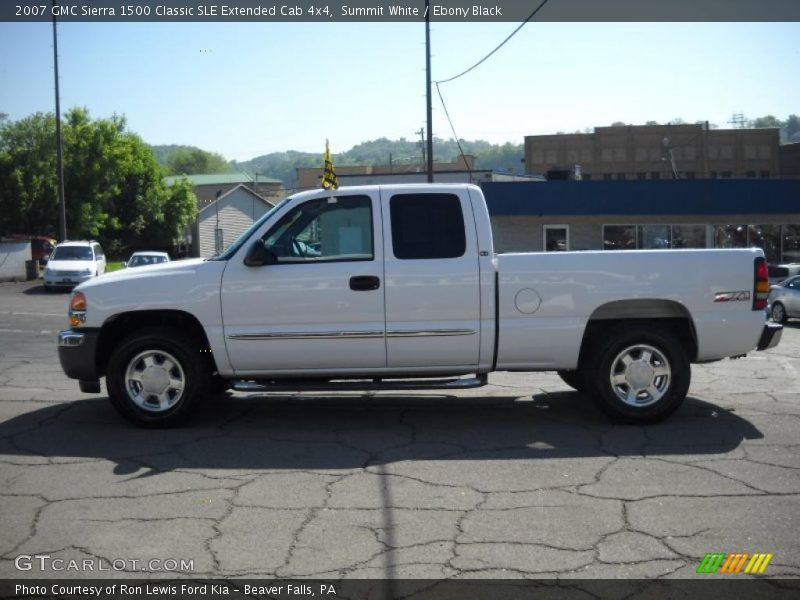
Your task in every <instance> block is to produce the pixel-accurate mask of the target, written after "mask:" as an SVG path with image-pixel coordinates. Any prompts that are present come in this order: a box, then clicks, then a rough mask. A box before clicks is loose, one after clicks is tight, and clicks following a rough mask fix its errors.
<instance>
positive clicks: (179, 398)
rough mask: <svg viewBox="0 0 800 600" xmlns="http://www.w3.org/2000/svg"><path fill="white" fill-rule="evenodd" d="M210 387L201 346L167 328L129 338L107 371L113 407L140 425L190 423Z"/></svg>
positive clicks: (112, 354) (115, 351) (107, 382)
mask: <svg viewBox="0 0 800 600" xmlns="http://www.w3.org/2000/svg"><path fill="white" fill-rule="evenodd" d="M209 383H210V373H209V372H208V369H207V364H206V361H204V360H202V358H201V357H200V353H199V345H198V344H192V343H191V342H190V341H189V340H187V339H185V338H184V337H182V336H181V335H180V333H179V332H177V331H176V330H173V329H170V328H166V327H154V328H148V329H144V330H142V331H140V332H138V333H135V334H133V335H131V336H129V337H127V338H125V339H124V340H123V341H122V342H121V343H120V344H119V345H118V346H117V347H116V348H115V349H114V350H113V352H112V353H111V357H110V359H109V361H108V369H107V373H106V386H107V388H108V395H109V397H110V398H111V403H112V404H113V405H114V408H116V409H117V411H118V412H119V413H120V414H121V415H122V416H123V417H125V418H126V419H128V420H129V421H131V422H132V423H134V424H136V425H139V426H140V427H173V426H175V425H180V424H181V423H183V422H185V421H186V420H187V419H188V418H189V416H190V415H191V410H192V408H193V407H194V406H196V404H197V402H198V401H199V400H200V399H201V398H202V396H203V394H204V393H205V391H206V390H207V389H208V387H209Z"/></svg>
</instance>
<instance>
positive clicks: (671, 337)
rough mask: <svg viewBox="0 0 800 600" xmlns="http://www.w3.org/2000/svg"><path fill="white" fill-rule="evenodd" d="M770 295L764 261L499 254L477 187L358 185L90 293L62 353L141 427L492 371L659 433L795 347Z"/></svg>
mask: <svg viewBox="0 0 800 600" xmlns="http://www.w3.org/2000/svg"><path fill="white" fill-rule="evenodd" d="M296 242H297V243H296ZM299 242H302V243H299ZM308 248H311V249H313V250H314V253H313V254H311V253H309V251H308ZM687 273H692V274H694V276H687ZM768 295H769V282H768V277H767V262H766V260H765V258H764V252H763V251H762V250H760V249H758V248H748V249H724V250H722V249H720V250H683V251H681V252H675V251H672V250H631V251H630V252H536V253H528V254H524V253H516V254H495V253H494V248H493V243H492V229H491V224H490V221H489V212H488V210H487V208H486V202H485V200H484V197H483V193H482V192H481V190H480V188H478V187H476V186H472V185H463V184H458V185H457V184H429V185H391V186H388V185H387V186H361V187H349V188H347V187H345V188H339V189H338V190H336V191H330V190H318V191H309V192H301V193H299V194H296V195H294V196H291V197H289V198H287V199H286V200H284V201H283V202H280V203H279V204H277V205H276V206H275V207H274V208H273V209H272V210H271V211H270V212H268V213H266V214H265V215H264V216H263V217H262V218H261V219H259V220H258V221H256V222H255V223H254V224H253V226H252V227H251V228H250V229H249V230H248V231H246V232H245V233H243V234H242V235H241V237H239V238H238V240H237V241H235V242H234V243H233V244H231V245H230V246H229V247H228V248H227V249H226V250H225V251H223V252H221V253H220V254H218V255H216V256H215V257H213V258H210V259H208V260H202V259H195V260H191V259H190V260H181V261H175V262H173V263H170V264H167V265H160V266H159V267H153V268H147V269H125V270H122V271H117V272H115V273H110V274H108V275H106V276H104V277H100V278H98V279H96V280H92V281H87V282H86V283H84V284H82V285H80V286H79V287H78V288H77V289H76V290H75V291H74V293H73V294H72V298H71V299H70V304H69V319H70V324H71V326H72V329H68V330H65V331H61V332H59V334H58V354H59V358H60V361H61V366H62V368H63V369H64V372H65V373H66V374H67V376H68V377H71V378H73V379H77V380H78V382H79V386H80V389H81V390H82V391H84V392H94V393H97V392H99V391H100V378H101V377H105V378H106V386H107V388H108V394H109V397H110V399H111V402H112V404H113V405H114V407H115V408H116V409H117V410H118V411H119V412H120V413H121V414H122V415H123V416H125V417H126V418H128V419H130V420H131V421H132V422H134V423H136V424H138V425H143V426H168V425H176V424H178V423H180V422H182V421H184V420H185V419H186V418H188V417H189V416H190V415H191V414H192V413H193V412H194V411H195V408H196V404H195V402H197V401H198V400H200V399H202V398H203V397H204V396H206V395H209V394H212V393H215V392H219V391H222V390H224V389H225V388H227V387H232V388H233V389H235V390H239V391H247V392H250V393H253V392H270V391H277V392H285V391H301V390H305V391H315V392H319V391H321V390H339V391H341V390H351V391H352V390H397V389H400V390H412V389H433V390H449V391H452V390H458V389H463V388H471V387H478V386H481V385H485V384H486V383H487V381H488V374H489V373H490V372H491V371H494V370H508V371H556V372H558V373H559V375H561V376H562V378H564V380H565V381H566V382H567V383H568V384H569V385H573V386H574V387H575V388H576V389H578V390H579V391H581V392H582V393H584V394H585V395H586V396H587V398H594V399H595V400H596V401H597V402H598V404H599V405H600V407H601V408H602V409H603V410H604V411H606V412H607V413H608V414H609V415H611V416H612V417H614V418H616V419H619V420H621V421H624V422H634V423H652V422H655V421H659V420H661V419H664V418H666V417H667V416H668V415H669V414H671V413H672V412H673V411H675V410H676V409H677V408H678V407H679V406H680V404H681V402H683V400H684V398H685V397H686V393H687V391H688V389H689V380H690V378H691V363H693V362H697V363H705V362H709V361H713V360H720V359H723V358H725V357H729V356H740V355H743V354H745V353H747V352H750V351H752V350H765V349H767V348H771V347H773V346H775V345H776V344H777V343H778V341H779V340H780V338H781V333H782V330H783V328H782V326H781V325H779V324H777V323H772V322H769V321H768V320H767V315H766V312H765V310H766V308H767V296H768ZM462 376H466V377H462ZM570 381H571V382H572V383H570Z"/></svg>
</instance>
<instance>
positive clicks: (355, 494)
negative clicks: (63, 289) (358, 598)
mask: <svg viewBox="0 0 800 600" xmlns="http://www.w3.org/2000/svg"><path fill="white" fill-rule="evenodd" d="M67 300H68V295H67V294H52V295H48V294H44V293H43V292H42V291H41V288H40V286H38V285H35V284H30V283H28V284H0V577H3V578H10V577H31V578H42V577H53V578H55V577H89V576H92V575H101V576H105V577H131V576H147V577H151V576H156V577H158V576H165V575H170V576H174V575H176V574H177V575H179V576H187V577H188V576H192V577H200V576H209V577H210V576H213V577H269V578H290V577H292V578H294V577H314V578H382V577H389V578H431V579H441V578H449V577H465V578H498V577H499V578H528V577H547V578H550V577H559V578H570V579H572V578H662V577H663V578H684V577H685V578H692V577H697V575H696V574H695V570H696V568H697V565H698V564H699V562H700V560H701V559H702V558H703V556H704V555H705V554H706V553H707V552H729V553H730V552H750V553H754V552H770V553H773V554H774V558H773V559H772V562H771V563H770V565H769V567H768V568H767V570H766V573H765V577H772V578H783V577H797V576H800V540H799V539H798V536H797V531H798V530H800V403H799V402H798V400H800V383H798V377H799V376H800V322H795V323H790V324H789V326H788V327H787V328H786V330H785V331H784V336H783V340H782V342H781V344H780V345H779V346H778V347H777V348H775V349H773V350H770V351H767V352H760V353H755V352H754V353H751V354H750V355H748V357H747V358H744V359H739V360H736V361H730V360H725V361H721V362H718V363H713V364H709V365H695V366H693V381H692V385H691V388H690V392H689V398H688V399H687V401H686V402H685V403H684V405H683V407H682V408H681V409H680V410H679V412H677V413H676V414H675V415H673V416H672V417H671V418H670V419H668V420H667V421H666V422H664V423H662V424H659V425H655V426H650V427H630V426H619V425H614V424H613V423H611V422H609V421H608V420H606V419H605V418H604V417H603V416H602V415H601V414H600V413H599V411H597V410H596V409H595V408H594V406H593V405H592V404H591V402H590V401H589V400H587V399H586V398H585V397H583V396H582V395H581V394H579V393H578V392H574V391H572V390H571V389H570V388H568V387H567V386H566V385H565V384H563V383H562V382H561V380H560V379H559V378H558V377H557V376H556V375H555V374H551V373H546V374H512V373H496V374H492V375H491V376H490V385H489V386H487V387H485V388H479V389H476V390H469V391H465V392H461V393H460V394H459V395H458V396H454V395H439V394H431V393H403V394H393V393H379V394H368V395H367V394H364V395H359V394H343V393H340V394H331V395H320V394H314V395H311V394H305V395H301V396H296V397H292V396H287V395H270V396H264V395H248V394H240V393H236V394H229V395H228V396H227V397H226V398H222V399H216V400H213V401H211V402H209V403H207V404H206V405H205V406H204V407H202V408H201V409H200V411H199V413H198V415H197V417H196V418H195V419H194V420H193V421H192V423H191V424H190V425H189V426H188V427H185V428H182V429H175V430H164V431H145V430H140V429H135V428H133V427H132V426H130V425H128V424H127V423H126V422H125V421H123V420H122V419H121V418H120V417H118V416H117V414H116V413H115V412H114V411H113V409H112V408H111V406H110V404H109V402H108V399H107V398H106V396H105V393H103V394H99V395H91V394H82V393H81V392H80V391H79V390H78V386H77V382H75V381H72V380H69V379H67V378H66V377H65V376H64V375H63V373H62V372H61V368H60V366H59V364H58V359H57V353H56V345H55V333H56V331H58V330H59V329H63V328H66V326H67V324H66V316H65V315H66V305H67ZM104 389H105V388H104ZM21 554H26V555H38V554H47V555H50V557H51V558H62V559H65V560H77V561H81V560H83V559H84V558H91V557H94V558H97V559H104V560H106V561H107V562H108V563H110V562H111V561H113V560H114V559H125V560H127V561H130V560H132V559H135V560H138V561H139V563H140V564H146V563H147V562H148V561H149V560H151V559H160V560H164V559H177V560H180V559H184V560H192V561H193V566H194V570H192V571H188V570H187V571H184V572H179V573H164V572H153V571H151V570H145V571H141V570H139V571H135V570H127V571H113V570H112V571H109V572H104V573H102V574H100V573H87V572H74V571H67V572H65V571H53V570H45V571H40V570H38V568H34V569H33V570H31V571H25V572H20V571H18V570H17V569H16V568H15V566H14V558H15V557H16V556H18V555H21ZM705 577H708V576H705Z"/></svg>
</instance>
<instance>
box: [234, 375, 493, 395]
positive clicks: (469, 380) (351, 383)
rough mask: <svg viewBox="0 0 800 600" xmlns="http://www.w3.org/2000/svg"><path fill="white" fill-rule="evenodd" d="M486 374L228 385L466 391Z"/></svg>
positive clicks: (274, 389) (252, 389)
mask: <svg viewBox="0 0 800 600" xmlns="http://www.w3.org/2000/svg"><path fill="white" fill-rule="evenodd" d="M488 382H489V378H488V375H485V374H483V375H476V376H475V377H458V378H451V379H383V378H375V379H351V380H347V379H335V380H332V381H320V380H318V379H317V380H314V379H308V380H303V379H283V380H282V379H268V380H256V381H244V380H239V379H235V380H233V381H231V388H232V389H234V390H236V391H237V392H250V393H254V392H370V391H381V390H386V391H391V390H400V391H410V390H466V389H470V388H477V387H482V386H484V385H486V384H487V383H488Z"/></svg>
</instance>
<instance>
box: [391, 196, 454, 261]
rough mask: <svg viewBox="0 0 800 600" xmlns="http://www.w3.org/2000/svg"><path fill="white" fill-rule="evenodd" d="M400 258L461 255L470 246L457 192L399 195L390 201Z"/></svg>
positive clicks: (396, 251)
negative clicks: (465, 232)
mask: <svg viewBox="0 0 800 600" xmlns="http://www.w3.org/2000/svg"><path fill="white" fill-rule="evenodd" d="M389 208H390V213H391V218H392V251H393V253H394V255H395V257H396V258H399V259H406V260H413V259H425V258H457V257H459V256H463V255H464V252H466V249H467V241H466V237H465V235H464V215H463V213H462V212H461V202H460V200H459V199H458V196H456V195H455V194H397V195H395V196H392V198H391V200H390V202H389Z"/></svg>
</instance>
